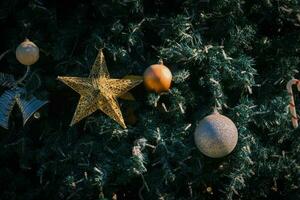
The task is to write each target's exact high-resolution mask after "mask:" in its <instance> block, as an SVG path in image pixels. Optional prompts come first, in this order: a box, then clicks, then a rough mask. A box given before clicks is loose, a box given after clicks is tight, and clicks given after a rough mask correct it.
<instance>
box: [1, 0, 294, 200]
mask: <svg viewBox="0 0 300 200" xmlns="http://www.w3.org/2000/svg"><path fill="white" fill-rule="evenodd" d="M299 6H300V2H299V1H298V0H246V1H243V0H211V1H204V0H201V1H200V0H173V1H171V0H168V1H167V0H165V1H163V0H153V1H150V0H147V1H146V0H145V1H142V0H114V1H108V0H102V1H100V0H86V1H83V0H73V1H71V0H60V1H50V0H49V1H47V0H13V1H1V2H0V25H1V27H2V28H1V35H2V37H1V47H0V50H1V51H0V52H1V53H3V52H5V51H6V50H7V49H13V50H14V49H15V48H16V46H17V45H18V44H19V43H20V42H22V40H23V39H24V38H25V37H28V38H30V39H31V40H32V41H33V42H35V43H36V44H37V45H38V46H39V47H40V49H41V55H40V60H39V61H38V63H37V64H35V65H33V66H32V70H33V72H32V74H31V76H30V77H29V78H28V79H27V82H26V85H25V86H26V89H27V90H28V91H30V93H33V94H34V95H35V96H37V97H39V98H41V99H48V100H49V101H50V103H49V104H48V105H46V106H45V107H43V108H42V109H41V110H40V114H41V118H40V119H38V120H37V119H32V120H31V121H30V122H28V123H27V125H26V126H25V127H23V126H22V116H21V114H20V112H19V111H18V110H17V108H15V110H14V111H13V115H12V116H11V119H10V126H9V130H8V131H5V130H4V129H1V130H0V185H1V186H0V190H1V192H0V199H3V200H6V199H7V200H8V199H9V200H11V199H15V200H23V199H24V200H25V199H26V200H30V199H68V200H77V199H78V200H79V199H99V200H100V199H101V200H104V199H113V198H115V197H117V198H118V199H145V200H146V199H149V200H150V199H151V200H153V199H159V200H175V199H176V200H183V199H195V200H196V199H197V200H198V199H293V200H294V199H299V198H300V192H299V181H300V180H299V178H300V175H299V173H300V172H299V169H300V165H299V161H300V157H299V155H300V140H299V138H300V137H299V134H300V131H299V129H295V130H294V129H292V127H291V122H290V116H289V113H288V108H287V105H288V102H289V98H288V95H287V92H286V89H285V84H286V83H287V81H288V80H289V79H291V78H292V77H295V78H300V77H299V75H298V70H299V67H300V58H299V55H300V54H299V53H300V51H299V50H300V7H299ZM99 48H104V53H105V56H106V60H107V65H108V69H109V71H110V73H111V76H112V77H116V78H121V77H123V76H125V75H129V74H133V75H142V74H143V72H144V70H145V69H146V68H147V67H148V66H149V65H150V64H154V63H157V62H158V60H159V59H160V58H161V59H163V60H164V63H165V64H166V65H167V66H168V67H169V68H170V69H171V71H172V73H173V75H174V80H173V85H172V89H171V91H170V93H168V94H162V95H157V94H153V93H149V92H147V91H145V89H144V87H143V86H139V87H137V88H135V89H134V90H133V91H132V94H133V95H134V96H135V98H136V101H135V102H128V101H124V100H119V102H120V104H121V109H122V111H123V114H124V118H125V120H126V119H127V118H129V114H128V113H127V110H128V109H133V110H134V112H135V114H136V116H137V118H138V121H137V123H136V124H134V125H128V129H125V130H124V129H122V128H121V127H120V126H119V125H118V124H117V123H115V122H114V121H112V120H111V119H110V118H109V117H107V116H105V115H104V114H103V113H100V112H97V113H95V114H93V115H91V116H90V117H88V118H86V119H85V120H83V121H82V122H80V123H79V124H77V125H75V126H74V127H69V126H68V125H69V123H70V121H71V118H72V115H73V113H74V111H75V107H76V104H77V101H78V98H79V96H78V95H77V94H76V93H75V92H73V91H72V90H71V89H70V88H68V87H66V86H64V85H63V84H61V83H60V82H58V81H57V80H56V77H57V76H58V75H63V76H64V75H68V76H88V74H89V71H90V66H91V65H92V64H93V62H94V59H95V56H96V54H97V49H99ZM0 66H1V72H5V73H9V74H14V75H15V78H16V79H17V78H19V77H21V76H22V73H24V71H25V67H24V66H21V64H19V63H18V62H17V61H16V59H15V57H14V54H13V53H11V52H10V53H8V54H7V55H6V56H5V57H4V58H3V59H2V60H1V62H0ZM4 78H5V77H3V78H1V77H0V79H1V80H0V82H4ZM2 79H3V80H2ZM4 89H5V88H3V90H4ZM3 90H2V91H3ZM295 96H296V105H297V107H298V110H300V106H299V105H300V103H299V95H298V94H297V93H296V94H295ZM215 106H216V107H219V108H222V112H223V114H224V115H226V116H228V117H230V118H231V119H232V120H233V121H234V122H235V123H236V125H237V127H238V130H239V141H238V145H237V147H236V149H235V150H234V152H233V153H232V154H230V155H229V156H227V157H225V158H222V159H210V158H207V157H205V156H203V155H202V154H201V153H200V152H199V151H198V150H197V148H196V146H195V145H194V142H193V130H194V129H195V125H196V123H197V121H199V120H201V119H202V118H203V117H204V116H205V115H207V114H209V113H210V112H212V109H213V107H215ZM208 187H211V188H212V192H210V191H208V190H207V188H208Z"/></svg>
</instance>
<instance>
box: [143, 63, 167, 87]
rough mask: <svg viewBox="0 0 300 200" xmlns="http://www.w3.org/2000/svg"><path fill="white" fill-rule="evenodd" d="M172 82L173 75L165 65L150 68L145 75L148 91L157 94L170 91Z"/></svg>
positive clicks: (160, 64)
mask: <svg viewBox="0 0 300 200" xmlns="http://www.w3.org/2000/svg"><path fill="white" fill-rule="evenodd" d="M171 82H172V73H171V71H170V70H169V68H168V67H166V66H165V65H163V63H162V62H161V63H159V64H154V65H151V66H150V67H148V68H147V69H146V71H145V73H144V83H145V86H146V88H147V89H148V90H151V91H155V92H157V93H161V92H166V91H168V90H169V88H170V86H171Z"/></svg>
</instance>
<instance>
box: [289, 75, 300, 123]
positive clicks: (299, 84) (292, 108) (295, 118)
mask: <svg viewBox="0 0 300 200" xmlns="http://www.w3.org/2000/svg"><path fill="white" fill-rule="evenodd" d="M293 85H297V89H298V91H300V81H299V80H297V79H292V80H290V81H289V82H288V83H287V84H286V89H287V91H288V94H289V95H290V103H289V109H290V113H291V116H292V124H293V127H294V128H297V127H298V120H299V118H298V116H297V112H296V106H295V99H294V95H293V89H292V87H293Z"/></svg>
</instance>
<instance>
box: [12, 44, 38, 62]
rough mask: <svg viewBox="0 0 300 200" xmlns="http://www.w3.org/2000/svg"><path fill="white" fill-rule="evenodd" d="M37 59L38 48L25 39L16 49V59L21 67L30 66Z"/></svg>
mask: <svg viewBox="0 0 300 200" xmlns="http://www.w3.org/2000/svg"><path fill="white" fill-rule="evenodd" d="M39 57H40V51H39V48H38V47H37V46H36V45H35V44H34V43H33V42H31V41H30V40H29V39H25V41H24V42H22V43H21V44H20V45H19V46H18V47H17V49H16V58H17V60H18V61H19V62H20V63H21V64H23V65H26V66H30V65H32V64H34V63H36V61H38V59H39Z"/></svg>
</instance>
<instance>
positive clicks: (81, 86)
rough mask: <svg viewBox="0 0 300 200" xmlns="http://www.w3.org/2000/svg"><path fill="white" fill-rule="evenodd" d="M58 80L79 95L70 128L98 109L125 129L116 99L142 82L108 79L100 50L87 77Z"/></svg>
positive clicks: (64, 77)
mask: <svg viewBox="0 0 300 200" xmlns="http://www.w3.org/2000/svg"><path fill="white" fill-rule="evenodd" d="M58 80H60V81H62V82H63V83H65V84H66V85H68V86H69V87H71V88H72V89H73V90H75V91H76V92H77V93H79V94H80V99H79V102H78V105H77V108H76V111H75V114H74V116H73V119H72V122H71V124H70V126H72V125H74V124H75V123H77V122H79V121H80V120H82V119H83V118H85V117H87V116H89V115H91V114H92V113H94V112H95V111H96V110H98V109H100V110H101V111H102V112H104V113H105V114H106V115H108V116H109V117H111V118H112V119H113V120H115V121H116V122H118V123H119V124H120V125H121V126H122V127H123V128H126V125H125V122H124V119H123V116H122V113H121V110H120V107H119V104H118V102H117V97H120V96H122V95H123V94H125V93H127V92H128V91H129V90H130V89H132V88H133V87H135V86H136V85H138V84H140V83H141V82H142V80H136V79H113V78H110V76H109V73H108V70H107V66H106V62H105V58H104V55H103V52H102V49H100V50H99V53H98V55H97V58H96V60H95V63H94V65H93V66H92V70H91V72H90V75H89V77H87V78H83V77H67V76H63V77H62V76H59V77H58Z"/></svg>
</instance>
